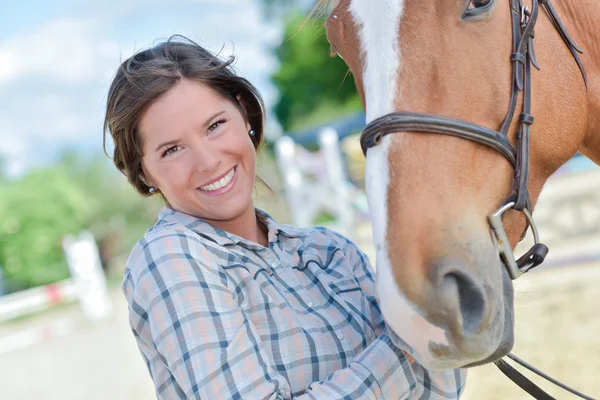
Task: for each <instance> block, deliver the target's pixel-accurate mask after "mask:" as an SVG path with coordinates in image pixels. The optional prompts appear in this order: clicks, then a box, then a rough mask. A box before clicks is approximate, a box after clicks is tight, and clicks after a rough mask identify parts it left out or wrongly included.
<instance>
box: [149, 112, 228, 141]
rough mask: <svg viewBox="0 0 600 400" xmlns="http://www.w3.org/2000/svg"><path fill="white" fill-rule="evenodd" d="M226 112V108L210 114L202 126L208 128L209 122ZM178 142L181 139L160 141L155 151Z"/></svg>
mask: <svg viewBox="0 0 600 400" xmlns="http://www.w3.org/2000/svg"><path fill="white" fill-rule="evenodd" d="M225 112H226V111H225V110H223V111H219V112H218V113H215V114H213V115H211V116H210V117H209V118H207V119H206V121H205V122H204V123H203V124H202V127H203V128H206V127H207V126H208V124H210V122H211V121H212V120H214V119H215V118H217V117H219V116H221V115H223V114H225ZM177 142H179V139H175V140H169V141H168V142H163V143H160V144H159V145H158V146H156V150H154V151H159V150H160V149H162V148H163V147H165V146H171V145H174V144H177Z"/></svg>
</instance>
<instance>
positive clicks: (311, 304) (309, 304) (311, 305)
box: [306, 301, 315, 307]
mask: <svg viewBox="0 0 600 400" xmlns="http://www.w3.org/2000/svg"><path fill="white" fill-rule="evenodd" d="M306 305H307V306H309V307H314V305H315V303H313V302H312V301H309V302H308V303H306Z"/></svg>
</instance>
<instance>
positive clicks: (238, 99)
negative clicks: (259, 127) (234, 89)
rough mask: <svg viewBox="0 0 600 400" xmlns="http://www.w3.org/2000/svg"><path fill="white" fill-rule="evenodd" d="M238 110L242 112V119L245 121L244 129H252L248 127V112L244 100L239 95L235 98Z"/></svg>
mask: <svg viewBox="0 0 600 400" xmlns="http://www.w3.org/2000/svg"><path fill="white" fill-rule="evenodd" d="M235 99H236V100H237V102H238V104H239V105H240V108H241V110H242V117H244V121H246V129H248V130H250V129H251V128H252V127H251V126H250V122H249V121H248V111H247V109H246V103H244V99H243V98H242V95H241V94H238V95H237V96H235Z"/></svg>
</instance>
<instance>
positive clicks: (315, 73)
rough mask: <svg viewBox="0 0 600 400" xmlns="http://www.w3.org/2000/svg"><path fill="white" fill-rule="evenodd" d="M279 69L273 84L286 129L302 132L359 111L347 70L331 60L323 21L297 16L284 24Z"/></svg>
mask: <svg viewBox="0 0 600 400" xmlns="http://www.w3.org/2000/svg"><path fill="white" fill-rule="evenodd" d="M275 52H276V55H277V57H278V59H279V62H280V69H279V71H277V72H276V73H275V74H274V75H273V76H272V80H273V82H274V83H275V85H276V86H277V88H278V90H279V94H280V99H279V102H278V103H277V104H276V105H275V108H274V112H275V114H276V115H277V117H278V119H279V122H280V123H281V124H282V126H283V127H284V129H286V130H289V129H296V128H301V127H304V126H307V125H310V124H314V123H321V122H324V121H327V120H330V119H331V118H333V117H336V116H339V115H342V114H346V113H349V112H352V111H356V110H359V109H360V98H359V96H358V94H357V92H356V88H355V85H354V79H353V77H352V75H351V74H350V73H349V70H348V67H347V66H346V64H345V63H344V61H343V60H342V59H340V58H339V57H331V56H330V53H331V51H330V45H329V42H328V41H327V37H326V35H325V29H324V25H323V21H322V20H321V19H318V18H316V19H310V20H307V19H306V14H302V13H294V14H292V15H290V16H289V17H288V19H287V22H286V24H285V39H284V41H283V42H282V44H281V45H280V46H279V47H278V48H277V49H276V51H275Z"/></svg>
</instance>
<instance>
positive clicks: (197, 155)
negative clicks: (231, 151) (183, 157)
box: [194, 144, 221, 172]
mask: <svg viewBox="0 0 600 400" xmlns="http://www.w3.org/2000/svg"><path fill="white" fill-rule="evenodd" d="M219 159H220V157H219V152H218V151H215V150H214V149H211V148H210V147H209V146H206V145H205V144H204V145H199V146H196V148H195V151H194V164H195V166H196V170H198V172H214V171H216V170H217V169H218V168H219V164H220V163H221V162H220V161H219Z"/></svg>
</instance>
